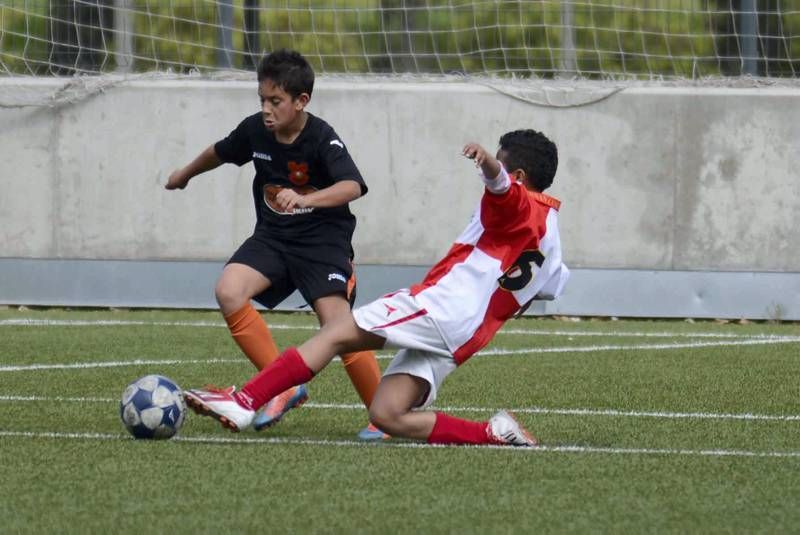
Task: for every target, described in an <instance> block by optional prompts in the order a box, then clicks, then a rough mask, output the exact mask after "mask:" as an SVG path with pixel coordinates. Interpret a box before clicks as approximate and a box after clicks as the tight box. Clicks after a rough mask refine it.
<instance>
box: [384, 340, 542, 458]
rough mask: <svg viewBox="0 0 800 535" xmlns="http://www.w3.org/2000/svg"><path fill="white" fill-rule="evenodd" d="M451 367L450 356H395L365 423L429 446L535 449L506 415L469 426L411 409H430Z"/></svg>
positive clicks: (402, 353)
mask: <svg viewBox="0 0 800 535" xmlns="http://www.w3.org/2000/svg"><path fill="white" fill-rule="evenodd" d="M455 368H456V365H455V362H454V361H453V359H452V358H449V357H445V356H442V355H438V354H434V353H430V352H426V351H418V350H408V349H406V350H402V351H400V352H399V353H398V354H397V356H396V357H395V358H394V359H393V360H392V363H391V364H390V365H389V367H388V368H387V369H386V373H385V375H384V377H383V379H382V380H381V384H380V386H379V387H378V392H377V393H376V394H375V399H374V400H373V402H372V407H370V420H371V421H372V422H373V423H374V424H375V425H377V426H378V427H379V428H380V429H383V430H384V431H386V432H387V433H390V434H391V435H393V436H399V437H405V438H413V439H418V440H425V441H427V442H428V443H430V444H475V445H479V444H507V445H514V446H534V445H536V439H534V438H533V437H532V436H530V434H529V433H528V432H527V431H526V430H525V429H524V428H523V427H522V426H521V425H519V423H518V422H517V421H516V420H515V419H514V417H513V416H511V415H510V414H508V413H507V412H505V411H501V412H499V413H497V414H495V415H494V416H493V417H492V418H490V419H489V420H488V421H472V420H465V419H462V418H456V417H454V416H450V415H448V414H445V413H443V412H433V411H420V410H413V409H416V408H419V407H424V406H427V405H430V404H431V403H432V402H433V401H434V400H435V399H436V397H437V394H438V391H439V389H440V387H441V385H442V383H443V382H444V379H445V378H446V377H447V376H448V375H449V374H450V373H452V372H453V371H454V370H455Z"/></svg>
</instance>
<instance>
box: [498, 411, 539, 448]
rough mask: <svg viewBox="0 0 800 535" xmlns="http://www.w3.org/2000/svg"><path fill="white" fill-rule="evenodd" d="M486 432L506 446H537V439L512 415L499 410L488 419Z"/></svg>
mask: <svg viewBox="0 0 800 535" xmlns="http://www.w3.org/2000/svg"><path fill="white" fill-rule="evenodd" d="M487 432H488V433H489V435H491V438H493V439H494V440H495V441H496V442H497V444H505V445H508V446H526V447H530V446H538V445H539V441H538V440H536V438H535V437H534V436H533V435H531V434H530V433H528V431H527V430H525V428H524V427H522V426H521V425H520V424H519V422H518V421H517V420H515V419H514V416H513V415H512V414H511V413H509V412H506V411H500V412H498V413H497V414H495V415H494V416H492V417H491V418H490V419H489V425H488V427H487Z"/></svg>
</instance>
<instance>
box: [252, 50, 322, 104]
mask: <svg viewBox="0 0 800 535" xmlns="http://www.w3.org/2000/svg"><path fill="white" fill-rule="evenodd" d="M257 74H258V81H259V83H260V82H263V81H264V80H272V81H273V82H274V83H275V85H277V86H278V87H280V88H281V89H283V90H284V91H286V92H287V93H289V95H291V96H292V98H297V97H299V96H300V95H301V94H302V93H308V96H311V92H312V91H313V90H314V69H312V68H311V65H309V63H308V61H306V58H304V57H303V55H302V54H300V52H297V51H295V50H288V49H286V48H281V49H280V50H275V51H274V52H271V53H270V54H268V55H266V56H264V57H263V58H262V59H261V61H260V62H259V64H258V70H257Z"/></svg>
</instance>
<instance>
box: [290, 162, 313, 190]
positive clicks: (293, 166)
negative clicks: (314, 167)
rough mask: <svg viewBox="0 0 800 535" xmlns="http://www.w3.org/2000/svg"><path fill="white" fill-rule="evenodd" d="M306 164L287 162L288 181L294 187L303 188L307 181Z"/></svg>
mask: <svg viewBox="0 0 800 535" xmlns="http://www.w3.org/2000/svg"><path fill="white" fill-rule="evenodd" d="M309 178H311V177H309V176H308V164H307V163H305V162H301V163H297V162H292V161H290V162H289V181H290V182H291V183H292V184H294V185H296V186H305V185H306V184H307V183H308V180H309Z"/></svg>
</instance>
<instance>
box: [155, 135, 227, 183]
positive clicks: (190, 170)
mask: <svg viewBox="0 0 800 535" xmlns="http://www.w3.org/2000/svg"><path fill="white" fill-rule="evenodd" d="M222 163H223V162H222V160H220V158H219V156H217V151H216V150H214V145H210V146H209V147H208V148H206V149H205V150H204V151H203V152H201V153H200V154H199V155H198V156H197V158H195V159H194V160H192V161H191V162H189V163H188V164H187V165H186V166H185V167H182V168H180V169H177V170H175V171H173V172H172V173H171V174H170V175H169V178H168V179H167V185H166V186H165V187H166V188H167V189H169V190H172V189H183V188H185V187H186V186H187V184H189V181H190V180H191V179H192V178H193V177H195V176H197V175H199V174H200V173H205V172H206V171H211V170H212V169H216V168H217V167H219V166H220V165H222Z"/></svg>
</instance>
